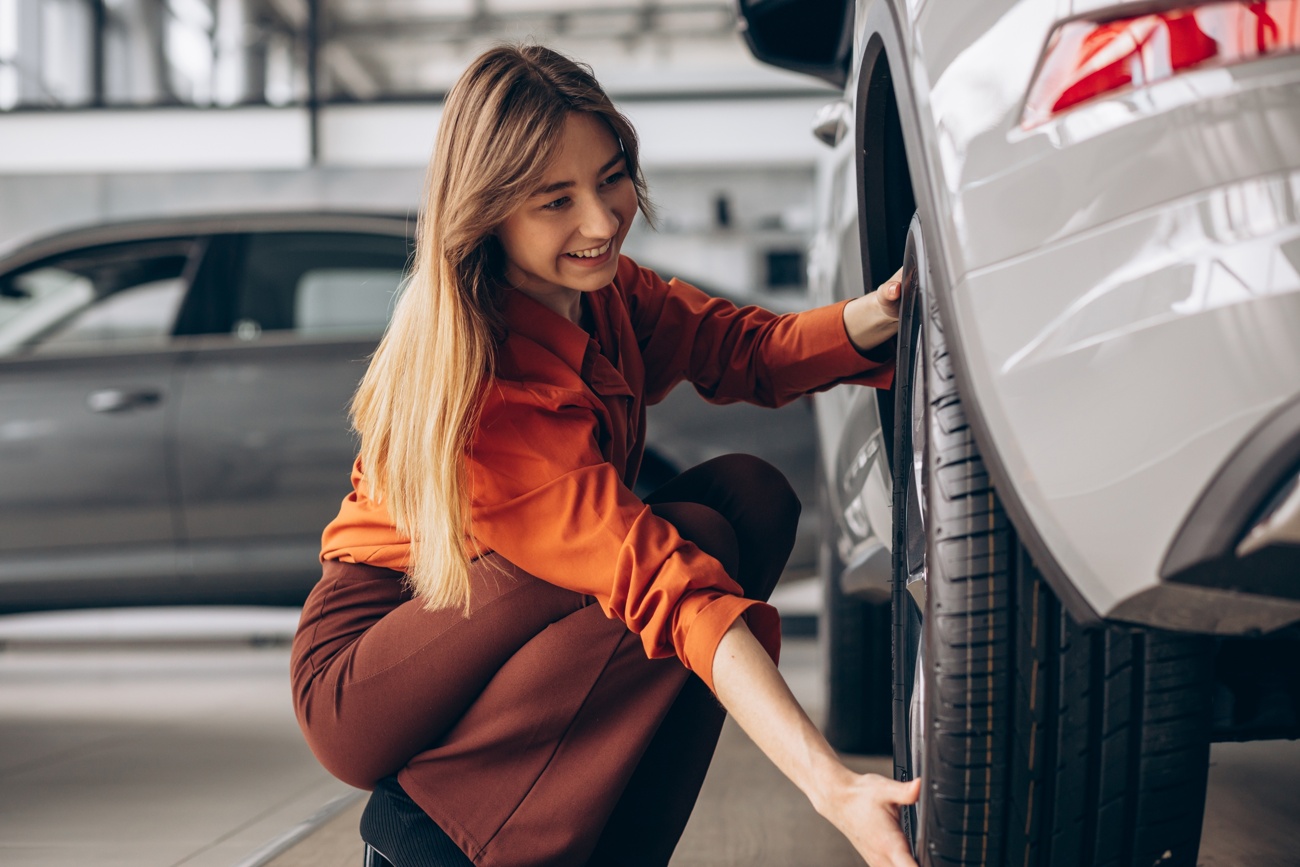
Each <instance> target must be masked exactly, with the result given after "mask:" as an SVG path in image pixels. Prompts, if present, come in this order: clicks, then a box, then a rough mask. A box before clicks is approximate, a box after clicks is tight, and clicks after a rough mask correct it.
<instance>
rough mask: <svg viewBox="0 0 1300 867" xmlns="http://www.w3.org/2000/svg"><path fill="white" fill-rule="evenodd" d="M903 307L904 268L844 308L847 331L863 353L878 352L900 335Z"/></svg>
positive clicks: (855, 345)
mask: <svg viewBox="0 0 1300 867" xmlns="http://www.w3.org/2000/svg"><path fill="white" fill-rule="evenodd" d="M902 307H903V269H902V268H899V269H898V270H897V271H895V272H894V276H892V277H890V278H889V279H888V280H886V281H885V282H884V284H882V285H881V286H879V287H877V288H876V291H874V292H868V293H867V294H866V295H863V296H862V297H861V298H854V299H853V300H852V301H850V302H849V303H848V304H845V305H844V330H845V332H846V333H847V334H848V336H849V342H851V343H852V344H853V345H854V347H856V348H857V350H858V351H859V352H867V351H869V350H871V349H875V348H876V347H877V346H879V345H880V344H882V343H884V342H885V341H886V340H888V339H889V338H891V337H893V336H894V335H895V334H897V333H898V316H899V312H900V311H901V310H902Z"/></svg>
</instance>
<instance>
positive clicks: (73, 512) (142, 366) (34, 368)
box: [0, 352, 178, 599]
mask: <svg viewBox="0 0 1300 867" xmlns="http://www.w3.org/2000/svg"><path fill="white" fill-rule="evenodd" d="M176 364H177V359H176V354H175V353H172V352H151V353H140V354H129V355H123V356H118V357H114V358H108V359H104V360H102V361H100V362H97V363H96V364H95V365H94V366H93V367H92V368H89V369H87V368H86V367H85V365H82V364H78V363H76V359H66V358H58V359H55V358H36V359H31V360H25V361H18V362H10V363H6V364H0V406H3V407H4V417H3V420H0V466H3V467H4V484H3V485H0V515H3V527H0V563H3V566H0V599H5V598H8V596H9V594H11V593H13V594H20V595H21V594H22V593H23V592H24V591H23V590H22V585H26V584H29V583H31V582H37V581H40V582H54V583H59V582H69V581H76V580H82V581H87V582H93V580H94V576H96V575H99V576H102V575H105V574H113V573H121V574H131V573H132V572H133V571H135V572H140V573H150V574H157V573H159V572H175V570H176V550H177V548H176V546H177V538H176V519H177V514H178V504H177V503H176V497H175V486H174V484H173V479H172V470H173V466H172V461H171V444H172V429H173V426H174V418H175V415H174V411H175V399H176V389H175V380H176V376H175V368H176ZM114 391H122V392H127V393H132V392H145V393H151V394H154V395H157V396H158V399H157V400H156V401H154V402H151V403H149V404H148V405H144V406H139V407H135V408H129V409H123V410H118V411H98V412H97V411H95V409H94V407H93V406H92V402H93V401H94V399H95V396H96V395H102V394H106V393H110V392H114ZM93 592H99V591H93Z"/></svg>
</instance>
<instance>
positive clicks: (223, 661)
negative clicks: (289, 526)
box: [0, 610, 1300, 867]
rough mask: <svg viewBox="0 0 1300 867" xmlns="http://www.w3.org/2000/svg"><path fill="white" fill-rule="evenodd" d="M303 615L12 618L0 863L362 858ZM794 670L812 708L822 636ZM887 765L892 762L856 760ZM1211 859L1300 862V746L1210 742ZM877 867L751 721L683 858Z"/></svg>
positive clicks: (695, 864)
mask: <svg viewBox="0 0 1300 867" xmlns="http://www.w3.org/2000/svg"><path fill="white" fill-rule="evenodd" d="M295 620H296V615H295V613H294V612H292V611H286V612H267V611H256V610H243V611H239V610H235V611H225V612H222V611H204V612H193V611H172V612H161V611H159V612H143V613H142V612H134V613H132V612H114V613H103V614H90V613H79V614H76V615H71V614H70V615H42V616H40V617H26V618H23V617H17V618H0V864H4V865H7V867H64V865H67V867H72V865H77V867H166V865H171V867H180V865H185V867H208V865H214V867H215V865H221V867H262V865H267V864H271V865H275V867H289V865H295V867H297V865H301V867H306V865H312V867H332V865H336V864H337V865H353V867H355V865H360V863H361V855H360V852H361V848H360V842H359V841H358V839H357V836H356V814H357V812H359V810H360V807H361V802H360V800H359V794H360V793H358V792H356V791H355V790H352V789H349V788H348V787H346V786H344V785H343V784H341V783H339V782H337V781H335V780H333V779H332V778H331V777H329V775H328V774H326V773H325V772H324V771H323V770H321V768H320V767H319V766H318V765H317V764H316V762H315V760H314V759H313V758H312V756H311V754H310V753H309V752H308V750H307V748H306V747H305V745H304V744H303V741H302V737H301V735H300V734H299V732H298V729H297V725H296V723H295V722H294V719H293V714H292V712H291V710H290V707H289V694H288V685H287V675H288V649H287V647H286V646H285V644H284V636H285V635H286V634H287V633H291V632H292V628H293V623H294V622H295ZM782 667H783V669H784V670H785V672H786V675H787V677H788V678H789V679H790V681H791V683H792V686H793V687H794V689H795V692H796V694H797V695H799V697H800V699H801V701H803V702H804V704H805V705H806V706H808V707H809V708H810V710H812V712H813V714H814V717H815V716H816V714H817V712H818V709H819V708H820V706H821V693H820V685H819V684H820V669H819V661H818V653H817V648H816V644H815V642H813V641H812V640H809V639H791V640H788V641H787V643H786V648H785V651H784V653H783V660H782ZM853 761H854V763H855V764H857V765H858V767H860V768H862V769H864V770H865V769H872V770H876V771H880V772H885V771H887V770H888V764H887V762H886V761H885V760H884V759H882V758H878V757H877V758H860V759H854V760H853ZM1212 761H1213V767H1212V768H1211V772H1210V797H1209V803H1208V806H1207V810H1206V831H1205V837H1204V842H1203V844H1202V857H1201V864H1202V865H1204V867H1295V865H1297V864H1300V858H1297V856H1296V854H1295V853H1297V852H1300V742H1295V741H1269V742H1260V743H1250V744H1219V745H1216V746H1215V747H1214V749H1213V752H1212ZM855 863H856V864H860V863H861V862H860V861H857V859H856V857H855V856H854V855H853V853H852V852H851V851H850V850H849V849H848V847H847V845H846V844H844V843H843V842H842V841H841V840H840V839H839V838H838V836H837V835H836V834H835V832H834V831H833V830H832V829H831V828H830V826H829V825H828V824H826V823H825V822H824V821H822V820H821V819H820V818H819V817H817V816H816V815H815V814H813V812H812V810H811V808H810V807H808V805H807V802H806V801H805V800H804V799H803V797H802V796H801V795H800V794H799V793H798V792H797V791H796V790H795V789H794V788H793V787H792V786H791V785H790V784H789V783H787V782H786V781H785V780H784V779H783V778H782V777H781V776H780V775H779V774H778V773H777V772H776V771H775V770H773V769H772V767H771V766H770V764H768V762H767V761H766V760H765V759H764V758H763V757H762V756H761V755H760V754H759V753H758V752H757V750H756V749H755V748H754V747H752V746H751V745H750V744H749V742H748V740H747V739H746V738H745V737H744V735H743V734H742V733H741V732H740V731H739V730H738V729H736V728H735V727H734V726H733V725H730V724H729V725H728V727H727V728H726V729H725V730H724V733H723V739H722V743H721V745H720V747H719V753H718V756H717V759H716V760H715V762H714V765H713V768H712V770H711V771H710V775H709V778H708V780H707V781H706V783H705V788H704V792H703V794H702V796H701V799H700V803H699V806H698V808H697V810H696V813H695V815H694V817H693V818H692V821H691V824H690V826H689V827H688V829H687V832H686V835H685V838H684V839H683V841H682V843H681V845H680V846H679V848H678V854H677V857H676V858H675V859H674V861H673V864H674V867H703V865H711V867H712V865H730V864H734V865H754V867H764V865H769V867H778V865H780V867H801V865H808V864H817V865H820V867H840V865H849V864H855Z"/></svg>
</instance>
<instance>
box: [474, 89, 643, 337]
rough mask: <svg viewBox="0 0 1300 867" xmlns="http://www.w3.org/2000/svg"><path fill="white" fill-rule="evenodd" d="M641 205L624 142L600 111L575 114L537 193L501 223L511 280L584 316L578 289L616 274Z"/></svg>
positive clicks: (603, 283) (550, 304) (568, 312)
mask: <svg viewBox="0 0 1300 867" xmlns="http://www.w3.org/2000/svg"><path fill="white" fill-rule="evenodd" d="M636 210H637V197H636V187H634V186H633V184H632V179H631V178H630V177H628V174H627V165H626V162H625V161H624V159H623V150H622V148H621V147H620V146H619V143H618V140H617V139H616V138H615V137H614V134H613V133H612V132H610V129H609V127H608V126H606V125H605V122H604V121H603V120H601V119H600V118H599V117H597V116H596V115H592V114H588V113H586V112H572V113H571V114H570V115H569V117H568V119H567V120H566V121H565V124H564V139H563V141H562V142H561V145H560V151H559V153H558V154H557V155H556V157H555V161H554V162H553V163H552V164H551V165H550V167H549V168H548V169H547V171H546V174H545V176H544V177H543V179H542V182H541V184H540V185H539V187H538V189H537V191H536V192H534V193H533V194H532V195H531V196H529V197H528V199H527V201H525V202H524V204H523V205H522V206H521V207H520V208H519V209H518V210H516V211H515V212H514V213H512V214H511V215H510V216H509V217H507V218H506V219H505V222H503V223H502V224H501V225H500V227H498V229H497V237H498V238H499V239H500V241H501V246H502V247H503V248H504V249H505V254H506V274H505V276H506V280H507V281H508V282H509V283H510V285H511V286H514V287H515V288H516V289H519V290H521V291H523V292H525V293H527V294H528V295H530V296H532V297H533V298H534V299H536V300H537V301H539V302H541V303H543V304H545V305H546V306H547V307H550V308H551V309H552V310H555V311H556V312H558V313H560V314H561V315H565V316H569V318H571V319H573V320H574V321H577V311H578V299H579V298H580V297H581V296H579V295H576V294H575V293H579V292H593V291H595V290H597V289H600V288H601V287H603V286H607V285H608V284H609V282H610V281H611V280H613V279H614V272H615V271H616V270H617V268H618V251H619V248H620V247H621V246H622V244H623V239H624V238H625V237H626V236H627V231H628V229H629V228H630V227H631V225H632V218H633V217H635V216H636Z"/></svg>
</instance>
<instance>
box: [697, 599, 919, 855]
mask: <svg viewBox="0 0 1300 867" xmlns="http://www.w3.org/2000/svg"><path fill="white" fill-rule="evenodd" d="M713 685H714V689H715V690H716V692H717V696H718V700H719V701H721V702H722V705H723V707H725V708H726V709H727V711H728V713H730V714H731V715H732V716H733V717H734V718H735V720H736V722H737V723H739V724H740V727H741V728H742V729H744V730H745V733H746V734H748V735H749V737H750V738H751V739H752V740H753V741H754V743H755V744H756V745H757V746H758V748H759V749H760V750H762V751H763V753H764V754H765V755H766V756H767V757H768V758H770V759H771V760H772V762H773V764H775V765H776V766H777V768H779V769H780V770H781V772H782V773H783V774H785V775H786V776H787V777H788V778H789V779H790V780H791V781H792V782H793V783H794V784H795V785H796V786H798V787H799V789H800V791H802V792H803V793H804V794H805V795H807V796H808V799H809V800H810V801H811V802H812V804H813V807H814V808H816V810H817V812H818V813H820V814H821V815H822V816H824V817H826V818H827V819H828V820H829V821H830V822H831V823H832V824H833V825H835V827H836V828H838V829H839V830H840V832H841V833H843V834H844V835H845V836H846V837H848V838H849V841H850V842H851V843H852V844H853V845H854V847H855V848H856V849H857V851H858V853H859V854H861V855H862V857H863V858H865V859H866V860H867V863H868V864H871V865H873V867H915V864H916V862H915V861H913V860H912V856H911V852H910V851H909V847H908V845H907V841H906V840H905V839H904V837H903V834H902V831H901V830H900V828H899V824H898V809H899V806H900V805H902V804H910V803H913V802H915V801H916V798H917V795H918V793H919V788H918V784H917V783H916V782H913V783H897V782H894V781H893V780H889V779H886V778H884V777H880V776H878V775H876V774H856V773H854V772H853V771H851V770H849V769H848V768H847V767H845V766H844V764H843V763H842V762H841V761H840V760H839V757H838V756H837V755H836V753H835V750H834V749H832V748H831V746H830V744H828V743H827V742H826V738H824V737H823V736H822V734H821V732H820V731H818V729H817V727H816V726H815V725H813V723H812V721H811V720H810V719H809V718H808V715H807V714H806V713H804V710H803V708H802V707H800V706H799V703H798V702H797V701H796V700H795V698H794V695H793V694H792V693H791V692H790V688H789V687H788V686H787V685H786V682H785V679H784V678H783V677H781V674H780V672H779V671H777V668H776V665H775V664H774V663H773V662H772V660H771V658H770V657H769V656H768V655H767V652H766V651H764V650H763V647H762V645H761V644H759V643H758V639H756V638H754V636H753V634H752V633H751V632H750V631H749V627H747V626H746V625H745V622H744V621H743V620H737V621H736V622H735V623H733V624H732V626H731V628H730V629H729V630H728V631H727V632H726V634H724V635H723V636H722V641H721V642H720V643H719V644H718V650H717V653H716V654H715V655H714V657H713Z"/></svg>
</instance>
